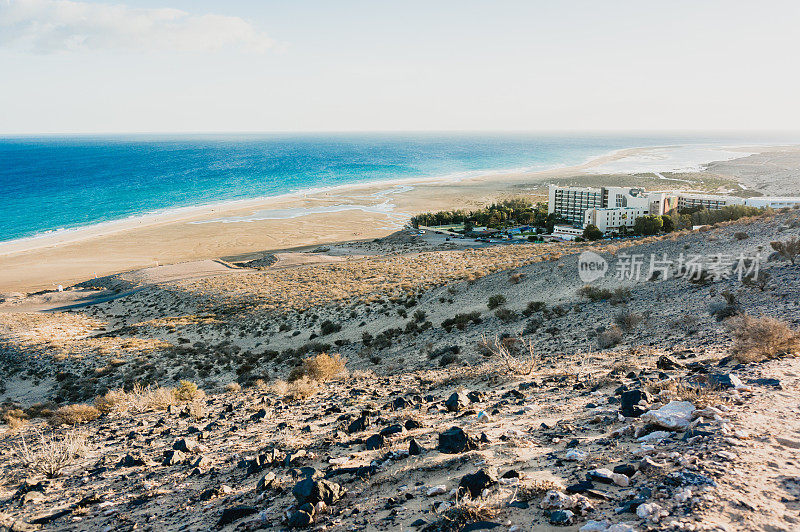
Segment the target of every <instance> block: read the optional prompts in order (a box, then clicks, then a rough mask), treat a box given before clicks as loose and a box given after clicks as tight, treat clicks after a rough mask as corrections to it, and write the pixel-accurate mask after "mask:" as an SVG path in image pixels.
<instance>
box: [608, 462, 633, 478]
mask: <svg viewBox="0 0 800 532" xmlns="http://www.w3.org/2000/svg"><path fill="white" fill-rule="evenodd" d="M612 471H614V473H619V474H620V475H625V476H626V477H632V476H633V474H634V473H636V467H635V466H633V465H631V464H622V465H618V466H614V469H613V470H612Z"/></svg>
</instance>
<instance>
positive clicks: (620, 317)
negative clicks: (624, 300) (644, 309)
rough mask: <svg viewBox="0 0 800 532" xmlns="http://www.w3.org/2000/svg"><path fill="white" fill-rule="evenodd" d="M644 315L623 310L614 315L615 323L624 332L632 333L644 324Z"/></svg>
mask: <svg viewBox="0 0 800 532" xmlns="http://www.w3.org/2000/svg"><path fill="white" fill-rule="evenodd" d="M642 319H643V318H642V315H641V314H638V313H636V312H631V311H630V310H628V309H623V310H621V311H620V312H618V313H617V314H615V315H614V322H615V323H616V324H617V325H619V327H620V328H621V329H622V330H623V331H632V330H633V329H635V328H636V326H637V325H639V324H640V323H641V322H642Z"/></svg>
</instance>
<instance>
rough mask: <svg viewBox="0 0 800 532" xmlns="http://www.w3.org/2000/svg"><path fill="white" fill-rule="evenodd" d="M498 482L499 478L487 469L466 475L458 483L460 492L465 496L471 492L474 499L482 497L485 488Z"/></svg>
mask: <svg viewBox="0 0 800 532" xmlns="http://www.w3.org/2000/svg"><path fill="white" fill-rule="evenodd" d="M495 484H497V478H496V477H495V476H494V475H493V474H492V473H491V472H488V471H486V470H485V469H481V470H480V471H478V472H476V473H472V474H471V475H464V476H463V477H462V478H461V482H459V483H458V493H459V494H460V495H461V496H462V497H463V496H464V495H466V494H467V493H469V495H470V497H472V498H473V499H475V498H477V497H480V496H481V493H482V492H483V490H484V489H486V488H488V487H489V486H493V485H495Z"/></svg>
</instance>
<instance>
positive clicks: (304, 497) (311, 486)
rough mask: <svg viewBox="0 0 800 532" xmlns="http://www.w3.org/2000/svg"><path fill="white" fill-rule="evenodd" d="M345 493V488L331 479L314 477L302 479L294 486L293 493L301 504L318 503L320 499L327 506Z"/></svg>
mask: <svg viewBox="0 0 800 532" xmlns="http://www.w3.org/2000/svg"><path fill="white" fill-rule="evenodd" d="M344 494H345V489H344V488H343V487H341V486H340V485H339V484H336V483H335V482H331V481H329V480H314V479H313V478H312V477H308V478H306V479H303V480H301V481H300V482H298V483H297V484H295V486H294V488H292V495H294V497H295V499H297V501H298V502H299V503H300V504H305V503H307V502H308V503H311V504H316V503H318V502H319V501H322V502H324V503H325V504H326V505H327V506H331V505H333V504H334V503H335V502H336V501H338V500H339V499H341V498H342V497H343V496H344Z"/></svg>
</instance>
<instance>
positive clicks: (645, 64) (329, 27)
mask: <svg viewBox="0 0 800 532" xmlns="http://www.w3.org/2000/svg"><path fill="white" fill-rule="evenodd" d="M122 1H124V2H125V3H115V2H114V1H113V0H112V1H110V2H101V1H90V0H86V1H67V0H0V134H14V133H70V132H78V133H83V132H183V131H283V130H291V131H320V130H335V131H348V130H453V129H455V130H484V129H489V130H564V129H601V130H610V129H617V130H618V129H648V130H661V129H702V130H709V129H735V130H750V129H794V130H796V129H800V68H798V66H797V61H798V55H800V2H798V1H796V0H792V1H771V0H761V1H759V2H755V1H752V0H748V1H736V0H720V1H710V0H709V1H706V0H691V1H680V0H664V1H648V0H635V1H618V0H605V1H598V0H590V1H569V0H558V1H556V0H549V1H537V0H517V1H512V0H507V1H504V0H483V1H477V0H458V1H450V0H425V1H414V0H403V1H388V0H386V1H380V0H362V1H349V0H326V1H321V0H318V1H307V0H258V1H256V0H253V1H244V0H227V1H225V2H219V1H217V2H211V1H206V0H144V1H137V0H127V1H126V0H122Z"/></svg>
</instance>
